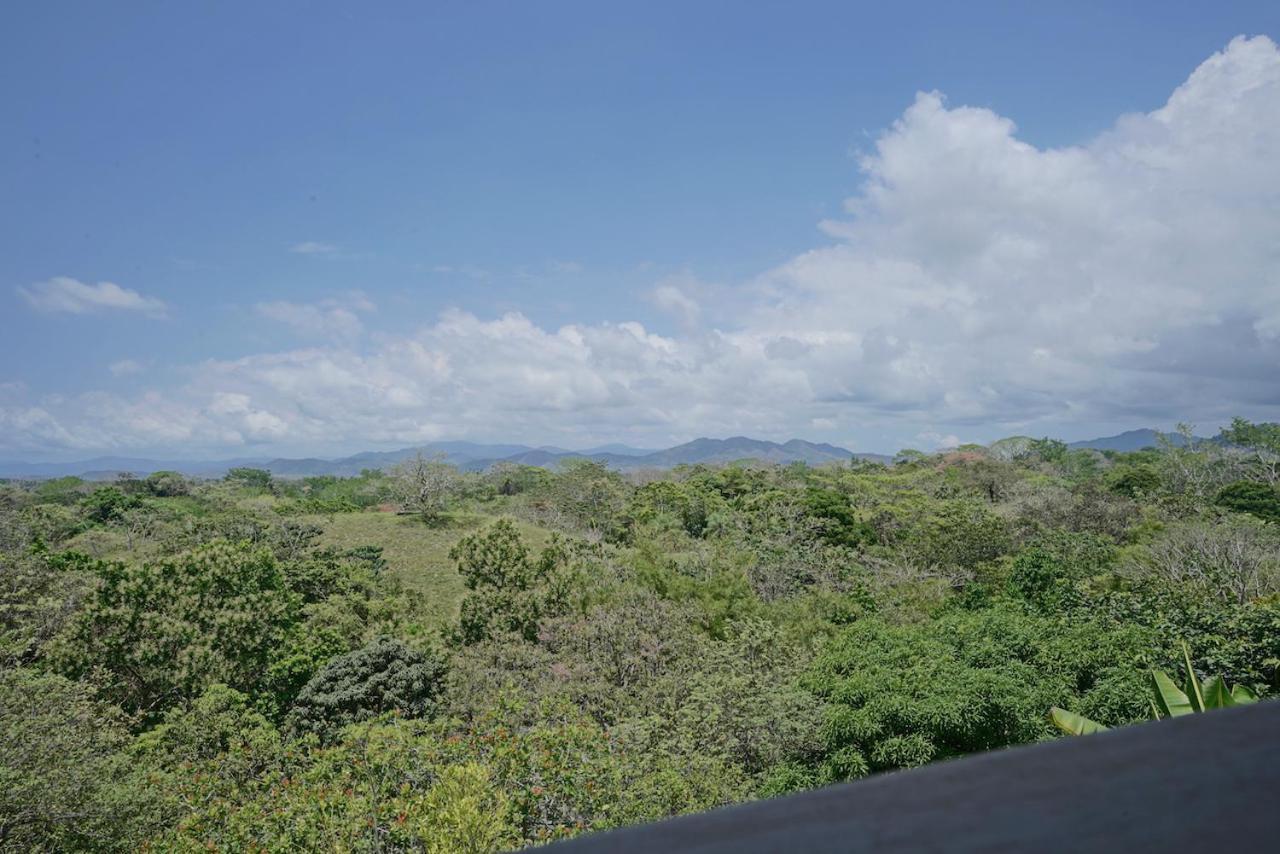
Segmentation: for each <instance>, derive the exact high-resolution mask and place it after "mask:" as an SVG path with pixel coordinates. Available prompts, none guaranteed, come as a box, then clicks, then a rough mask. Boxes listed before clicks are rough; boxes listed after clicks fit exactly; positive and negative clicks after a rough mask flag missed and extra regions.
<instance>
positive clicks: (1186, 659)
mask: <svg viewBox="0 0 1280 854" xmlns="http://www.w3.org/2000/svg"><path fill="white" fill-rule="evenodd" d="M1182 664H1183V666H1184V667H1186V669H1187V681H1186V684H1185V685H1184V686H1183V688H1182V690H1183V692H1184V693H1185V694H1186V695H1187V699H1188V700H1190V701H1191V710H1192V711H1193V712H1203V711H1205V709H1207V708H1208V707H1207V706H1206V705H1205V704H1204V694H1203V693H1201V691H1200V679H1199V677H1197V676H1196V669H1195V668H1194V667H1192V666H1191V650H1189V649H1187V645H1186V644H1185V643H1184V644H1183V645H1182Z"/></svg>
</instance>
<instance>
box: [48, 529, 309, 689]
mask: <svg viewBox="0 0 1280 854" xmlns="http://www.w3.org/2000/svg"><path fill="white" fill-rule="evenodd" d="M94 569H95V572H96V574H97V576H98V583H97V588H96V590H94V592H93V593H92V594H91V595H90V596H89V598H88V601H87V603H86V605H85V607H84V609H83V611H81V613H80V614H78V615H77V617H76V619H75V620H74V621H73V622H72V623H71V625H70V626H68V629H67V631H66V633H65V634H64V637H63V638H62V643H61V649H60V650H59V651H58V654H57V666H58V668H59V669H60V670H61V671H62V672H64V673H66V674H67V675H68V676H71V677H73V678H80V677H85V676H89V675H90V674H93V673H94V672H95V671H103V675H102V677H101V678H102V684H101V686H100V687H101V691H102V695H103V696H104V697H109V698H110V699H112V700H113V701H115V702H117V703H119V704H120V706H121V707H122V708H123V709H125V710H126V711H128V712H139V711H142V712H155V711H160V710H162V709H164V708H167V707H168V706H170V705H173V704H175V703H181V702H184V701H187V700H190V699H194V698H195V697H196V696H197V695H199V694H200V692H201V691H203V689H204V688H205V687H206V686H208V685H210V684H212V683H214V682H222V683H225V684H227V685H230V686H232V687H234V688H237V689H238V690H242V691H245V692H247V693H250V694H252V693H254V692H255V691H257V690H258V689H259V688H260V687H261V686H262V685H263V683H264V680H265V678H266V674H267V671H268V668H269V666H270V662H271V657H272V653H273V651H274V650H275V649H276V648H277V647H278V646H279V645H280V643H281V641H282V639H283V638H284V636H285V634H286V632H287V631H288V628H289V626H290V625H291V624H292V623H293V622H294V621H295V620H296V619H297V618H298V609H299V605H300V602H299V600H298V597H297V596H296V595H295V594H293V593H292V592H291V591H289V590H288V588H287V585H286V584H285V578H284V573H282V572H281V570H280V567H279V565H278V564H277V562H276V560H275V558H274V557H272V555H271V553H270V552H268V551H266V550H265V549H261V548H255V547H251V546H247V545H232V544H229V543H213V544H210V545H207V546H200V547H198V548H196V549H193V550H192V551H189V552H186V553H184V554H181V555H177V556H175V557H172V558H166V559H164V560H160V561H156V562H148V563H142V564H137V565H132V566H129V565H126V564H122V563H116V562H99V563H97V564H96V565H95V567H94ZM96 678H98V677H95V679H96Z"/></svg>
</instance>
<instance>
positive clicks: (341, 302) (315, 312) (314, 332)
mask: <svg viewBox="0 0 1280 854" xmlns="http://www.w3.org/2000/svg"><path fill="white" fill-rule="evenodd" d="M375 310H376V306H375V305H374V304H373V302H372V301H370V300H369V298H368V297H367V296H365V294H364V293H363V292H360V291H353V292H352V293H350V294H348V295H346V296H345V297H343V298H340V299H326V300H321V301H320V302H318V303H296V302H288V301H285V300H276V301H275V302H260V303H258V304H257V305H255V306H254V311H256V312H257V313H258V315H259V316H261V317H265V318H267V319H268V320H274V321H276V322H278V323H283V324H285V325H286V326H289V327H291V328H292V329H293V330H294V331H295V332H297V333H298V334H300V335H306V336H311V337H317V338H339V339H344V340H347V339H353V338H357V337H359V335H360V333H362V332H363V331H364V323H362V322H361V320H360V318H359V316H358V313H368V312H372V311H375Z"/></svg>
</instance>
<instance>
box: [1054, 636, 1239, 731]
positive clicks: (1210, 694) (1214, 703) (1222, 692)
mask: <svg viewBox="0 0 1280 854" xmlns="http://www.w3.org/2000/svg"><path fill="white" fill-rule="evenodd" d="M1182 663H1183V666H1184V668H1185V670H1184V672H1185V682H1184V683H1183V686H1182V688H1179V687H1178V684H1177V682H1176V681H1174V680H1173V679H1172V678H1171V677H1170V676H1169V674H1167V673H1165V672H1164V671H1163V670H1152V671H1150V677H1151V688H1150V691H1151V701H1150V703H1151V716H1152V717H1153V718H1155V719H1159V718H1176V717H1181V716H1182V715H1189V714H1193V713H1196V712H1201V713H1203V712H1208V711H1212V710H1214V709H1226V708H1230V707H1231V706H1245V705H1248V704H1250V703H1253V702H1256V701H1257V698H1256V697H1255V696H1254V694H1253V692H1252V691H1250V690H1249V689H1248V688H1246V687H1245V686H1243V685H1236V686H1234V687H1232V688H1228V687H1227V682H1226V680H1225V679H1223V678H1222V676H1220V675H1219V676H1212V677H1209V678H1207V679H1204V680H1203V681H1201V679H1200V677H1199V676H1197V675H1196V671H1195V668H1194V667H1192V665H1191V653H1190V651H1189V650H1188V649H1187V645H1186V644H1185V643H1184V644H1183V645H1182ZM1049 719H1050V720H1051V721H1052V722H1053V725H1054V726H1056V727H1057V728H1058V729H1060V730H1062V731H1063V732H1065V733H1067V734H1068V735H1089V734H1090V733H1094V732H1101V731H1103V730H1105V729H1107V727H1105V726H1103V725H1102V724H1100V723H1096V722H1095V721H1092V720H1090V719H1089V718H1086V717H1084V716H1083V715H1078V714H1075V713H1074V712H1068V711H1066V710H1065V709H1059V708H1058V707H1056V706H1055V707H1054V708H1052V709H1050V710H1049Z"/></svg>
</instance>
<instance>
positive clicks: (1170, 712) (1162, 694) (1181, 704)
mask: <svg viewBox="0 0 1280 854" xmlns="http://www.w3.org/2000/svg"><path fill="white" fill-rule="evenodd" d="M1151 682H1152V684H1153V685H1154V686H1155V691H1156V704H1157V705H1158V706H1159V707H1160V712H1161V713H1162V714H1164V715H1167V716H1168V717H1171V718H1176V717H1179V716H1180V715H1189V714H1191V713H1192V712H1194V711H1195V708H1194V707H1193V706H1192V705H1191V701H1190V700H1189V699H1187V695H1186V694H1184V693H1182V691H1181V690H1180V689H1179V688H1178V686H1177V685H1175V684H1174V682H1173V680H1172V679H1170V678H1169V674H1167V673H1165V672H1164V671H1162V670H1152V671H1151Z"/></svg>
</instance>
